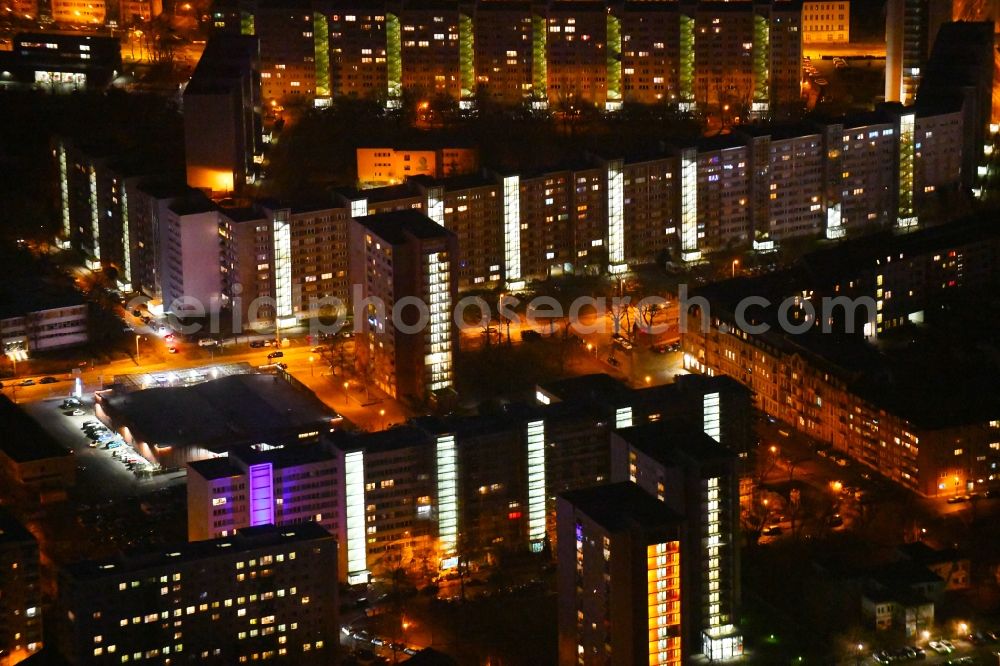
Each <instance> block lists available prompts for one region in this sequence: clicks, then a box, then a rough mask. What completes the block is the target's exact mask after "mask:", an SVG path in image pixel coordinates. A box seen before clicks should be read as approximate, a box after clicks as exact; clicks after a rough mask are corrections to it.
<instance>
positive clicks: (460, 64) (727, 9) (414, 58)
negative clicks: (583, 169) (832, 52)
mask: <svg viewBox="0 0 1000 666" xmlns="http://www.w3.org/2000/svg"><path fill="white" fill-rule="evenodd" d="M326 16H327V18H328V19H329V26H330V27H329V46H330V63H331V83H332V85H331V89H332V90H331V91H332V93H333V95H335V96H336V95H352V96H358V97H368V98H373V99H377V100H397V99H398V98H399V95H400V93H401V91H402V90H404V89H405V90H409V91H412V92H413V93H415V94H417V95H418V96H419V97H420V98H421V99H424V100H427V99H429V98H430V97H433V96H434V95H435V94H443V95H447V96H448V97H451V98H452V99H454V100H456V101H458V102H459V103H460V104H461V105H463V106H466V105H468V104H470V103H471V102H472V101H473V100H474V98H475V97H476V95H477V94H482V95H484V96H485V97H486V98H488V99H492V100H493V101H495V102H500V103H504V104H523V103H528V104H531V105H532V106H534V107H535V108H544V107H549V108H552V109H562V110H567V111H568V110H571V109H572V108H573V107H579V106H581V105H586V106H598V107H600V108H602V109H608V110H614V109H617V108H619V107H620V106H621V104H622V103H623V102H626V101H632V102H638V103H671V104H683V105H684V108H691V106H692V105H695V104H697V105H710V106H712V105H720V106H721V105H722V104H723V103H730V102H731V103H734V104H740V105H745V106H746V111H747V113H749V112H750V111H751V104H753V105H754V106H753V110H754V111H757V112H763V111H766V110H768V109H772V108H779V107H782V106H785V105H789V104H795V103H797V101H798V99H799V96H800V91H799V83H800V81H799V72H800V66H801V33H800V25H799V24H800V16H801V8H800V5H798V4H797V3H794V2H784V1H782V0H779V1H777V2H773V3H764V4H761V3H757V4H754V3H729V4H723V3H712V2H702V3H698V4H696V5H675V4H668V3H644V2H626V3H624V4H620V5H614V4H612V5H608V4H607V3H603V2H549V3H545V4H540V5H539V4H532V3H526V2H520V1H519V0H511V1H509V2H508V1H506V0H505V1H504V2H478V3H475V4H472V5H469V6H463V7H461V8H458V7H456V6H454V5H447V4H443V5H435V4H430V5H428V4H427V3H414V2H404V3H403V4H402V5H398V6H394V5H389V4H384V5H381V6H377V7H372V6H370V5H364V4H359V3H357V2H351V1H343V2H337V3H335V5H334V7H332V8H329V9H327V10H326Z"/></svg>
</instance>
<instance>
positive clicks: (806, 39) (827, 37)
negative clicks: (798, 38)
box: [802, 0, 851, 44]
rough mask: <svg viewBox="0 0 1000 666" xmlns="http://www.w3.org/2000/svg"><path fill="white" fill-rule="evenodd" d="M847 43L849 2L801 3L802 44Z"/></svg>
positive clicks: (849, 39) (822, 1) (849, 29)
mask: <svg viewBox="0 0 1000 666" xmlns="http://www.w3.org/2000/svg"><path fill="white" fill-rule="evenodd" d="M849 41H851V3H850V1H849V0H809V1H807V2H803V3H802V43H803V44H846V43H847V42H849Z"/></svg>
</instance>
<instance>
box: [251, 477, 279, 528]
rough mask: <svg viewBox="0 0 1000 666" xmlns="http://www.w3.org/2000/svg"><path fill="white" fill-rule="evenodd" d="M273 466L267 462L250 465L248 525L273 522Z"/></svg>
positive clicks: (253, 525) (270, 523)
mask: <svg viewBox="0 0 1000 666" xmlns="http://www.w3.org/2000/svg"><path fill="white" fill-rule="evenodd" d="M273 472H274V466H273V465H272V464H271V463H269V462H265V463H257V464H256V465H250V469H249V471H248V474H247V476H249V477H250V526H251V527H255V526H257V525H273V524H274V482H273Z"/></svg>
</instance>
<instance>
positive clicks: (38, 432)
mask: <svg viewBox="0 0 1000 666" xmlns="http://www.w3.org/2000/svg"><path fill="white" fill-rule="evenodd" d="M0 423H2V424H3V436H2V437H0V451H2V452H3V453H4V455H6V456H7V457H8V458H10V459H11V460H13V461H14V462H17V463H26V462H32V461H35V460H45V459H46V458H63V457H65V456H68V455H72V454H71V453H70V452H69V451H68V450H67V449H65V448H63V447H62V446H60V445H59V444H58V443H57V442H56V440H54V439H53V438H52V437H51V436H50V435H49V434H48V433H47V432H45V430H43V429H42V427H41V426H40V425H39V424H38V423H36V422H35V420H34V419H32V418H31V417H30V416H28V415H27V414H26V413H25V412H24V411H22V410H21V408H19V407H18V406H17V405H15V404H14V403H13V402H11V401H10V398H8V397H7V396H6V395H3V394H0Z"/></svg>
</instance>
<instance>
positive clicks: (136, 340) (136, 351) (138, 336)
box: [135, 333, 141, 365]
mask: <svg viewBox="0 0 1000 666" xmlns="http://www.w3.org/2000/svg"><path fill="white" fill-rule="evenodd" d="M140 337H141V336H140V335H139V334H138V333H136V334H135V364H136V365H140V363H139V338H140Z"/></svg>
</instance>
